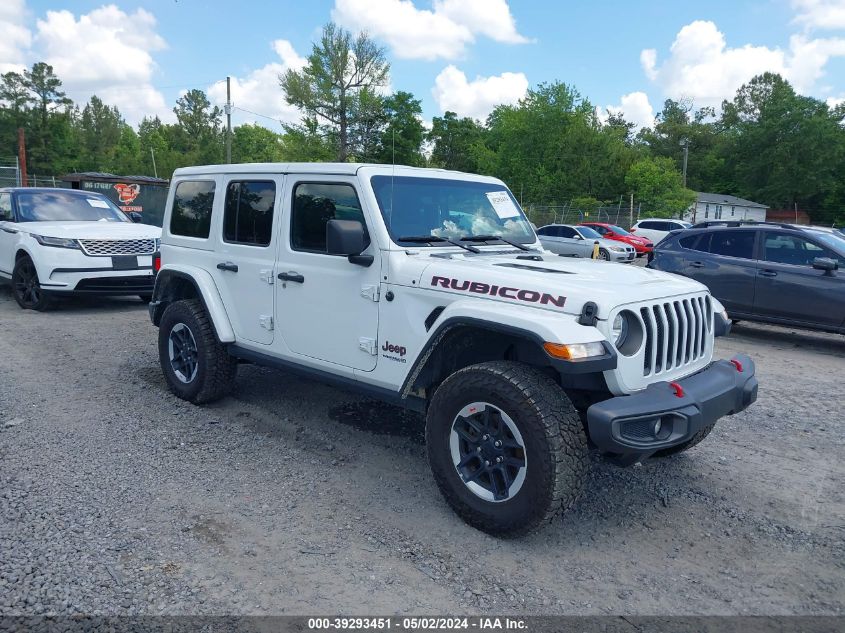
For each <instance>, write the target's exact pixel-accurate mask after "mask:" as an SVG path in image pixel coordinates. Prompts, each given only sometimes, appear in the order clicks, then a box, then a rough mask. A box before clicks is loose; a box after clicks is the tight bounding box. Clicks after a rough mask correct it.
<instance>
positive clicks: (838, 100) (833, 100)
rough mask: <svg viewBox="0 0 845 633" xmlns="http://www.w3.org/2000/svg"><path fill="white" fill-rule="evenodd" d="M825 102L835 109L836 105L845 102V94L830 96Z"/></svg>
mask: <svg viewBox="0 0 845 633" xmlns="http://www.w3.org/2000/svg"><path fill="white" fill-rule="evenodd" d="M825 103H826V104H827V106H828V107H829V108H830V109H833V108H835V107H836V106H838V105H841V104H843V103H845V95H842V96H841V97H828V98H827V99H825Z"/></svg>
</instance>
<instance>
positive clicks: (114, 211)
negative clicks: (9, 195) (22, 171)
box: [17, 190, 131, 222]
mask: <svg viewBox="0 0 845 633" xmlns="http://www.w3.org/2000/svg"><path fill="white" fill-rule="evenodd" d="M17 203H18V221H19V222H131V220H130V219H129V218H128V217H126V214H125V213H123V211H121V210H120V209H118V208H117V207H116V206H115V205H114V204H113V203H112V202H111V201H109V200H107V199H106V198H102V197H100V196H95V195H90V196H89V195H80V194H77V193H67V192H64V191H61V190H59V191H32V192H30V191H24V192H20V193H18V194H17Z"/></svg>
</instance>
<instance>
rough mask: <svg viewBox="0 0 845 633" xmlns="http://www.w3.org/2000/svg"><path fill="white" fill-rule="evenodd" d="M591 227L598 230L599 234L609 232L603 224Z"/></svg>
mask: <svg viewBox="0 0 845 633" xmlns="http://www.w3.org/2000/svg"><path fill="white" fill-rule="evenodd" d="M591 227H592V228H593V229H594V230H595V231H596V233H598V234H599V235H606V234H607V229H606V228H604V227H603V226H598V225H591Z"/></svg>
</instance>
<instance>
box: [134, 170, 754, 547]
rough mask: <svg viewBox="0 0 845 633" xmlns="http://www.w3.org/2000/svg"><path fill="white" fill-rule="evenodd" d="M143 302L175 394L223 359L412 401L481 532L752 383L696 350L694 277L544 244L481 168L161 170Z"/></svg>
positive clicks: (701, 299)
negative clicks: (155, 268) (154, 266)
mask: <svg viewBox="0 0 845 633" xmlns="http://www.w3.org/2000/svg"><path fill="white" fill-rule="evenodd" d="M163 231H164V233H163V236H162V246H161V257H162V267H161V271H160V272H159V274H158V278H157V280H156V286H155V293H154V297H153V301H152V302H151V303H150V316H151V319H152V322H153V324H154V325H156V326H158V327H159V334H158V349H159V357H160V361H161V368H162V372H163V374H164V376H165V379H166V381H167V383H168V385H169V386H170V388H171V390H172V391H173V393H175V394H176V395H177V396H179V397H180V398H183V399H185V400H189V401H191V402H194V403H197V404H201V403H205V402H210V401H212V400H215V399H217V398H220V397H222V396H224V395H225V394H226V393H227V392H228V391H229V390H230V389H231V388H232V386H233V382H234V378H235V374H236V370H237V367H238V363H241V362H250V363H256V364H261V365H267V366H271V367H279V368H284V369H286V370H288V371H295V372H299V373H302V374H304V375H307V376H311V377H314V378H316V379H318V380H323V381H328V382H332V383H335V384H338V385H341V386H343V387H346V388H352V389H355V390H357V391H359V392H361V393H363V394H367V395H369V396H373V397H377V398H381V399H384V400H387V401H389V402H392V403H395V404H397V405H400V406H404V407H408V408H411V409H414V410H417V411H420V412H421V413H424V414H425V418H426V440H427V448H428V458H429V464H430V466H431V470H432V472H433V473H434V477H435V479H436V481H437V484H438V485H439V487H440V489H441V491H442V492H443V495H444V496H445V498H446V500H447V501H448V503H449V504H450V505H451V506H452V507H453V508H454V509H455V510H456V512H457V513H458V514H459V515H460V516H461V517H463V518H464V519H465V520H466V521H468V522H469V523H471V524H472V525H474V526H477V527H479V528H481V529H483V530H486V531H489V532H491V533H494V534H519V533H522V532H525V531H527V530H529V529H531V528H533V527H535V526H537V525H538V524H540V523H541V522H542V521H544V520H546V519H548V518H550V517H551V516H553V515H554V514H555V513H556V512H557V511H559V510H560V509H561V508H566V507H568V506H570V505H571V504H572V503H573V502H574V501H575V499H576V498H577V497H578V495H579V494H580V492H581V490H582V486H583V483H584V479H585V475H586V471H587V467H588V463H589V460H588V449H589V448H590V446H591V445H592V446H595V447H597V448H598V449H600V450H602V451H604V452H605V453H608V454H611V455H612V456H613V458H614V459H615V460H616V461H618V462H619V463H620V464H631V463H634V462H637V461H639V460H642V459H645V458H647V457H649V456H652V455H668V454H671V453H676V452H680V451H683V450H686V449H688V448H690V447H692V446H694V445H695V444H696V443H697V442H699V441H701V440H702V439H703V438H704V437H705V436H706V435H707V434H708V433H709V432H710V429H711V428H712V427H713V425H714V424H715V423H716V421H717V420H718V419H719V418H720V417H722V416H724V415H729V414H732V413H736V412H737V411H741V410H742V409H744V408H746V407H747V406H748V405H750V404H751V403H752V402H753V401H754V400H755V398H756V394H757V380H756V378H755V376H754V363H753V362H752V361H751V359H749V358H748V357H747V356H744V355H741V356H738V357H736V358H734V359H732V360H731V361H726V360H718V361H715V362H714V361H713V360H712V355H713V343H714V337H715V336H718V335H720V334H724V333H725V332H727V330H728V328H729V325H730V321H729V320H728V318H727V315H726V314H725V313H724V310H723V309H722V306H721V305H720V304H719V302H718V301H716V300H715V299H713V298H712V297H711V296H710V294H709V293H708V292H707V288H706V287H704V286H703V285H701V284H699V283H697V282H694V281H691V280H688V279H685V278H683V277H679V276H676V275H667V274H664V273H659V272H656V271H652V270H647V269H644V268H639V267H629V266H599V265H596V264H595V262H591V261H586V260H583V259H581V260H577V259H568V258H563V257H558V256H556V255H552V254H549V253H546V252H545V251H543V250H542V248H541V246H540V243H539V242H538V240H537V236H536V234H535V232H534V230H533V229H532V227H531V225H530V223H529V222H528V220H527V219H526V218H525V216H524V215H523V213H522V210H521V209H520V208H519V205H518V204H517V203H516V200H515V199H514V197H513V195H512V194H511V192H510V191H509V190H508V188H507V187H506V186H505V185H504V184H503V183H502V182H501V181H500V180H497V179H495V178H489V177H484V176H475V175H470V174H463V173H457V172H449V171H442V170H436V169H415V168H410V167H391V166H389V165H388V166H385V165H355V164H253V165H220V166H208V167H190V168H185V169H178V170H176V172H175V173H174V176H173V181H172V184H171V188H170V194H169V198H168V204H167V208H166V210H165V215H164V229H163Z"/></svg>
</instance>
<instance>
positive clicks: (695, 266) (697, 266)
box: [690, 262, 704, 268]
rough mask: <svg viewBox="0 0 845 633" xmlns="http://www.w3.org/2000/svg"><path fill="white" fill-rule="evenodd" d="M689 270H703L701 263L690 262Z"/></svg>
mask: <svg viewBox="0 0 845 633" xmlns="http://www.w3.org/2000/svg"><path fill="white" fill-rule="evenodd" d="M690 268H704V264H703V263H702V262H690Z"/></svg>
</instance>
